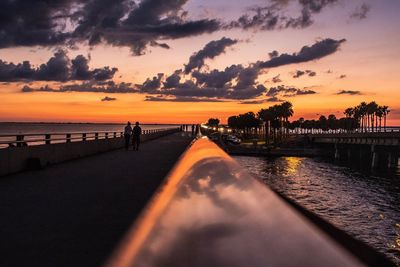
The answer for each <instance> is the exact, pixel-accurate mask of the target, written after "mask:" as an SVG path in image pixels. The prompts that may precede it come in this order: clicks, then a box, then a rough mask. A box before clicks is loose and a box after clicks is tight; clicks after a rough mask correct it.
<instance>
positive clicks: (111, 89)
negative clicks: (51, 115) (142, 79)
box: [21, 81, 139, 94]
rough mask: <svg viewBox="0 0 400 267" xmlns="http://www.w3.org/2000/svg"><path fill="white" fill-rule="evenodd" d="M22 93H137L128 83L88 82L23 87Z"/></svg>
mask: <svg viewBox="0 0 400 267" xmlns="http://www.w3.org/2000/svg"><path fill="white" fill-rule="evenodd" d="M21 91H22V92H24V93H32V92H53V93H66V92H89V93H109V94H114V93H138V92H139V91H138V89H137V88H136V87H134V86H132V84H130V83H124V82H122V83H119V84H118V83H115V82H113V81H104V82H99V81H89V82H83V83H80V84H68V85H61V86H60V87H58V88H57V89H55V88H52V87H49V86H48V85H46V86H42V87H39V88H33V87H30V86H27V85H25V86H24V87H23V88H22V89H21Z"/></svg>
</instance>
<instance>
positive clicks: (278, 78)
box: [272, 74, 282, 83]
mask: <svg viewBox="0 0 400 267" xmlns="http://www.w3.org/2000/svg"><path fill="white" fill-rule="evenodd" d="M280 77H281V75H280V74H278V75H276V76H275V77H272V82H273V83H281V82H282V80H281V78H280Z"/></svg>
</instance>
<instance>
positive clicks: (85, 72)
mask: <svg viewBox="0 0 400 267" xmlns="http://www.w3.org/2000/svg"><path fill="white" fill-rule="evenodd" d="M88 63H89V60H88V59H87V58H86V57H84V56H82V55H78V56H77V57H76V58H75V59H72V60H71V64H72V66H71V72H72V73H71V78H70V79H71V80H92V79H94V80H97V81H105V80H109V79H112V78H113V77H114V74H115V73H116V72H117V71H118V69H117V68H111V69H110V67H104V68H101V69H94V70H89V65H88Z"/></svg>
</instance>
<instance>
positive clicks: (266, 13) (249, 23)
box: [225, 0, 339, 30]
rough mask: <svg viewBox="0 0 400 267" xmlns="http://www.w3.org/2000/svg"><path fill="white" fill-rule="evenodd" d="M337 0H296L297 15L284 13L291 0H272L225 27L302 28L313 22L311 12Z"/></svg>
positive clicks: (259, 28) (318, 10)
mask: <svg viewBox="0 0 400 267" xmlns="http://www.w3.org/2000/svg"><path fill="white" fill-rule="evenodd" d="M338 1H339V0H298V1H297V4H298V5H299V9H300V14H299V15H298V16H297V17H289V16H287V15H286V11H287V6H288V4H289V3H290V2H294V1H291V0H274V1H271V2H272V3H271V4H270V5H268V6H264V7H260V6H257V7H253V8H251V9H250V12H251V13H250V14H245V15H242V16H241V17H239V19H237V20H235V21H232V22H231V23H229V24H228V25H226V26H225V28H227V29H231V28H241V29H244V30H247V29H258V30H274V29H287V28H294V29H302V28H306V27H308V26H310V25H312V24H313V22H314V21H313V18H312V17H313V14H317V13H320V12H321V11H322V10H323V9H324V8H325V7H327V6H329V5H332V4H334V3H336V2H338Z"/></svg>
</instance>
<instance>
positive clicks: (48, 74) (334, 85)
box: [0, 0, 400, 125]
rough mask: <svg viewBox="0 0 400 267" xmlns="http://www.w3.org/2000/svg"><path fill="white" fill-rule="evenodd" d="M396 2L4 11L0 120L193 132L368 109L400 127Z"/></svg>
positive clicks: (90, 4) (69, 5) (106, 5)
mask: <svg viewBox="0 0 400 267" xmlns="http://www.w3.org/2000/svg"><path fill="white" fill-rule="evenodd" d="M399 12H400V1H398V0H379V1H378V0H352V1H348V0H248V1H239V0H238V1H233V0H231V1H228V0H212V1H211V0H141V1H132V0H89V1H83V0H46V1H45V0H36V1H28V0H15V1H1V2H0V98H1V103H0V121H52V122H125V121H126V120H140V121H141V122H143V123H197V122H203V121H206V120H207V119H208V118H210V117H217V118H219V119H221V120H222V122H226V119H227V117H229V116H231V115H236V114H239V113H243V112H247V111H253V112H257V111H258V110H260V109H261V108H266V107H268V106H270V105H274V104H277V103H280V102H281V101H283V100H287V101H290V102H292V103H293V106H294V110H295V115H294V117H293V119H297V118H299V117H305V118H307V119H312V118H317V117H319V114H325V115H329V114H335V115H336V116H338V117H341V116H343V111H344V109H345V108H347V107H351V106H355V105H357V104H359V103H360V102H362V101H366V102H368V101H372V100H375V101H377V102H378V104H381V105H388V106H389V107H390V110H391V112H390V114H389V116H388V124H389V125H400V88H399V84H400V45H399V44H400V27H399V25H400V16H399Z"/></svg>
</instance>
